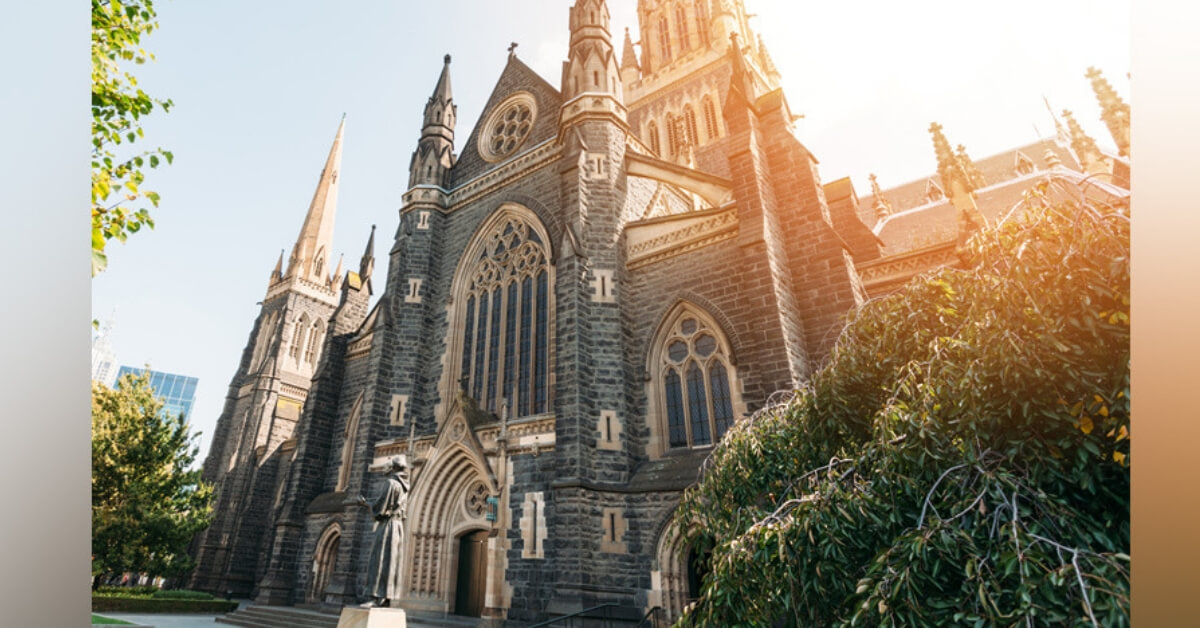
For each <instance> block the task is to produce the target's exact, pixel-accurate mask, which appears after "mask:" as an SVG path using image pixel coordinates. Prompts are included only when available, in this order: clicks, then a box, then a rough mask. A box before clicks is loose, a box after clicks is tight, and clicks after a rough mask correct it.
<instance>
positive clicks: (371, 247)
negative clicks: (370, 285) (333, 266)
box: [358, 225, 375, 280]
mask: <svg viewBox="0 0 1200 628" xmlns="http://www.w3.org/2000/svg"><path fill="white" fill-rule="evenodd" d="M374 269H375V225H371V237H369V238H367V248H366V250H364V251H363V256H362V261H360V262H359V263H358V274H359V276H360V277H362V278H363V279H364V280H366V279H370V278H371V271H372V270H374Z"/></svg>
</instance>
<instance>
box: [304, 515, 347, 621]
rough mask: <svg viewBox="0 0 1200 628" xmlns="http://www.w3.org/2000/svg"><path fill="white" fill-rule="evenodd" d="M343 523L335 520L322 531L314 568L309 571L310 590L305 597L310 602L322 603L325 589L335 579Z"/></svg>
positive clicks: (314, 558)
mask: <svg viewBox="0 0 1200 628" xmlns="http://www.w3.org/2000/svg"><path fill="white" fill-rule="evenodd" d="M341 540H342V524H341V523H340V522H337V521H335V522H333V523H331V524H329V526H328V527H327V528H325V531H324V532H322V533H321V536H320V538H319V539H318V540H317V546H316V549H315V550H314V551H313V560H312V570H311V572H310V573H309V581H308V591H307V593H306V595H305V599H306V600H307V601H308V602H313V603H320V602H323V601H324V599H325V589H327V588H328V587H329V583H330V581H331V580H332V579H333V570H334V566H335V565H336V563H337V556H338V551H339V550H340V549H341Z"/></svg>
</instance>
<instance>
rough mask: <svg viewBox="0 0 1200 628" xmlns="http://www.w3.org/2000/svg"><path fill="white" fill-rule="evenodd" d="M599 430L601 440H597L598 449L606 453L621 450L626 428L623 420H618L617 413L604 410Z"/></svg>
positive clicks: (601, 414) (601, 413) (598, 426)
mask: <svg viewBox="0 0 1200 628" xmlns="http://www.w3.org/2000/svg"><path fill="white" fill-rule="evenodd" d="M597 428H598V431H599V433H600V436H599V438H598V439H597V440H596V448H597V449H602V450H606V451H620V450H621V436H622V435H623V434H624V431H625V428H624V426H623V425H622V424H621V420H620V419H618V418H617V413H616V412H614V411H612V410H602V411H601V412H600V421H599V424H598V425H597Z"/></svg>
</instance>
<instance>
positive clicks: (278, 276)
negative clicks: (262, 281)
mask: <svg viewBox="0 0 1200 628" xmlns="http://www.w3.org/2000/svg"><path fill="white" fill-rule="evenodd" d="M284 252H285V251H284V249H279V260H278V261H276V262H275V269H274V270H272V271H271V281H270V284H271V285H274V284H275V283H276V282H278V281H280V280H282V279H283V254H284Z"/></svg>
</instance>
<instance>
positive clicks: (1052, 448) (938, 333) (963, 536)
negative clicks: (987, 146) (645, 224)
mask: <svg viewBox="0 0 1200 628" xmlns="http://www.w3.org/2000/svg"><path fill="white" fill-rule="evenodd" d="M1024 208H1025V214H1026V216H1025V218H1024V219H1023V220H1012V221H1008V222H1006V223H1005V224H1004V225H1002V226H1001V227H999V228H997V229H994V230H990V231H985V232H983V233H981V234H980V235H979V236H977V237H976V238H974V239H973V240H972V242H971V243H970V244H969V246H968V248H969V250H968V251H967V252H966V263H965V268H963V269H945V270H942V271H939V272H937V273H935V274H932V275H929V276H926V277H923V278H920V279H918V280H916V281H914V282H912V283H910V284H909V285H908V286H906V287H905V288H904V289H903V290H901V291H900V292H899V293H898V294H895V295H893V296H890V297H888V298H884V299H880V300H876V301H873V302H870V303H868V304H867V305H865V306H864V307H862V308H860V309H859V310H858V311H857V312H855V313H853V314H852V315H851V320H850V322H849V323H848V325H847V327H846V329H845V330H844V332H843V334H842V335H841V337H840V338H839V340H838V342H837V344H836V346H835V348H834V350H833V351H832V353H831V356H830V359H829V361H828V362H827V363H826V365H825V366H824V367H823V368H822V369H820V370H819V371H818V372H816V373H815V374H814V375H813V377H812V379H811V381H810V382H809V384H808V385H806V387H804V388H803V389H802V390H799V391H797V392H796V394H795V396H794V397H793V398H792V399H791V401H790V402H788V403H786V404H784V405H782V406H779V407H774V408H770V409H767V410H765V411H762V412H760V413H758V414H756V416H755V417H753V418H752V419H750V420H748V421H744V422H741V423H739V425H738V426H736V427H735V428H733V429H732V430H731V431H730V432H729V433H728V435H727V436H726V437H725V438H724V439H723V440H722V442H721V443H720V444H719V445H718V446H717V447H716V448H715V450H714V451H713V453H712V456H711V458H710V460H709V462H708V463H707V465H706V467H705V472H704V475H703V477H702V478H701V480H700V482H699V483H698V484H697V485H696V486H694V487H693V488H692V489H689V490H688V491H687V492H686V493H685V495H684V497H683V499H682V501H681V504H680V508H679V511H678V513H677V525H678V526H679V529H680V531H681V533H682V534H683V535H684V538H685V539H686V540H687V541H688V543H690V544H691V545H692V546H693V547H698V546H704V547H708V548H711V549H712V557H711V562H710V565H711V568H710V569H711V570H710V572H709V573H708V574H707V576H706V577H705V579H704V584H703V586H702V594H701V598H700V600H699V601H698V602H697V603H696V604H695V605H694V606H693V607H692V608H691V609H690V611H689V612H688V613H687V614H686V615H687V617H686V618H685V619H686V620H690V621H694V622H695V623H697V624H699V625H705V626H773V625H775V626H779V625H787V626H830V625H841V626H847V625H850V626H897V625H904V626H914V625H951V624H953V625H963V624H965V625H976V626H982V625H987V626H994V625H1004V626H1014V625H1020V626H1033V625H1085V626H1086V625H1090V626H1099V625H1104V626H1122V625H1128V624H1129V567H1130V562H1129V561H1130V559H1129V547H1130V545H1129V486H1130V484H1129V482H1130V462H1131V461H1130V458H1129V442H1130V441H1129V427H1130V400H1129V394H1130V393H1129V381H1130V380H1129V356H1130V353H1129V266H1130V264H1129V261H1130V257H1129V252H1130V250H1129V227H1130V223H1129V214H1128V209H1127V205H1124V204H1123V205H1122V206H1121V207H1111V206H1108V205H1105V204H1103V203H1100V202H1096V201H1094V200H1089V199H1088V198H1086V197H1085V196H1084V195H1083V193H1081V192H1080V191H1079V190H1078V189H1077V188H1075V187H1074V186H1063V185H1061V184H1050V183H1044V184H1041V185H1039V186H1038V187H1037V188H1036V189H1034V190H1033V191H1031V192H1030V193H1029V194H1028V195H1027V197H1026V201H1025V203H1024Z"/></svg>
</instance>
